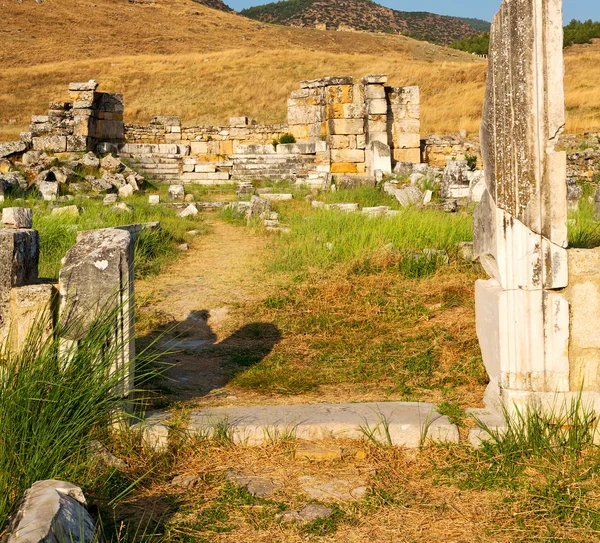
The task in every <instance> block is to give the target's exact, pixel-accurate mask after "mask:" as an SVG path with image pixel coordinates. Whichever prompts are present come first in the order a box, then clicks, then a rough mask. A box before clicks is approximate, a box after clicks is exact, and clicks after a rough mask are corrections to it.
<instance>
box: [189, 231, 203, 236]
mask: <svg viewBox="0 0 600 543" xmlns="http://www.w3.org/2000/svg"><path fill="white" fill-rule="evenodd" d="M186 234H187V235H188V236H198V235H199V234H200V230H190V231H189V232H186Z"/></svg>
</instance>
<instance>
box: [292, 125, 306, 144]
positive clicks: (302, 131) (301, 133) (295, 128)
mask: <svg viewBox="0 0 600 543" xmlns="http://www.w3.org/2000/svg"><path fill="white" fill-rule="evenodd" d="M289 129H290V134H292V136H294V137H295V138H296V139H297V140H303V139H307V138H308V132H309V127H308V125H306V124H290V127H289Z"/></svg>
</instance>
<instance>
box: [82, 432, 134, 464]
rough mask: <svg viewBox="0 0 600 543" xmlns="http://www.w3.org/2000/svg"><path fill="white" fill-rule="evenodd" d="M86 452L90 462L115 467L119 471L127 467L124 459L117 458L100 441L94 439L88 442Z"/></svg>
mask: <svg viewBox="0 0 600 543" xmlns="http://www.w3.org/2000/svg"><path fill="white" fill-rule="evenodd" d="M88 453H89V455H90V460H91V461H92V463H93V464H95V465H97V466H102V467H105V468H115V469H118V470H119V471H125V470H126V469H127V468H128V467H129V466H128V465H127V462H125V460H122V459H121V458H117V457H116V456H115V455H114V454H113V453H111V452H110V451H109V450H108V449H107V448H106V447H105V446H104V445H103V444H102V443H100V442H99V441H97V440H95V439H94V440H92V441H90V442H89V443H88Z"/></svg>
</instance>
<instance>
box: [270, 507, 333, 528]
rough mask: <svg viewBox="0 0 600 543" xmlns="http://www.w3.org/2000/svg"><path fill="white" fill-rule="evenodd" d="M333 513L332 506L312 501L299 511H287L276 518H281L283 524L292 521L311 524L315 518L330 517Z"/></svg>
mask: <svg viewBox="0 0 600 543" xmlns="http://www.w3.org/2000/svg"><path fill="white" fill-rule="evenodd" d="M331 515H333V509H332V508H331V507H326V506H324V505H318V504H316V503H311V504H310V505H307V506H306V507H303V508H302V509H300V510H298V511H286V512H285V513H281V514H280V515H277V517H276V518H277V519H279V520H280V521H281V523H282V524H288V523H290V522H297V523H298V524H309V523H311V522H314V521H315V520H322V519H326V518H329V517H330V516H331Z"/></svg>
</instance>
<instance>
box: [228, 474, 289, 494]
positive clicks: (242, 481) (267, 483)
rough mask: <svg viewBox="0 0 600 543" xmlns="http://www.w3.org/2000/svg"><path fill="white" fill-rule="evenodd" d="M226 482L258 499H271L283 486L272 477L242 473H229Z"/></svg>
mask: <svg viewBox="0 0 600 543" xmlns="http://www.w3.org/2000/svg"><path fill="white" fill-rule="evenodd" d="M225 480H226V481H228V482H230V483H235V484H236V485H238V486H239V487H242V488H245V489H246V490H247V491H248V492H249V493H250V494H252V495H253V496H256V497H258V498H270V497H271V496H272V495H273V494H274V493H275V492H277V490H279V489H280V488H282V487H283V485H282V484H281V483H280V482H278V481H274V480H273V479H271V478H270V477H261V476H256V475H249V474H247V473H244V472H242V471H234V470H231V471H228V472H227V474H226V475H225Z"/></svg>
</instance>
